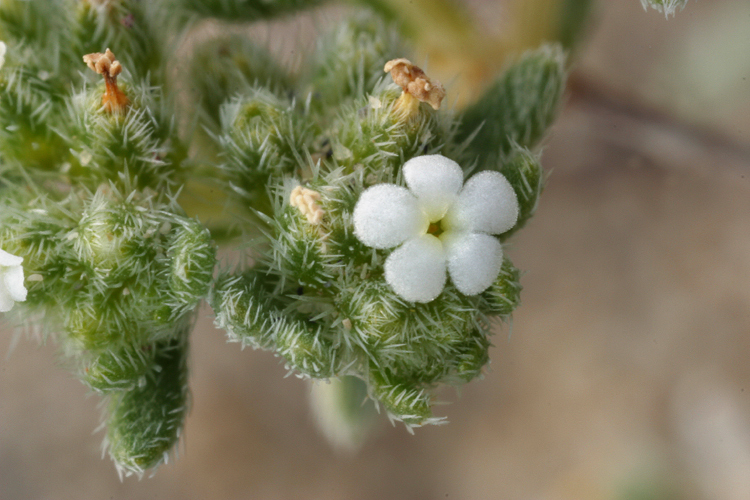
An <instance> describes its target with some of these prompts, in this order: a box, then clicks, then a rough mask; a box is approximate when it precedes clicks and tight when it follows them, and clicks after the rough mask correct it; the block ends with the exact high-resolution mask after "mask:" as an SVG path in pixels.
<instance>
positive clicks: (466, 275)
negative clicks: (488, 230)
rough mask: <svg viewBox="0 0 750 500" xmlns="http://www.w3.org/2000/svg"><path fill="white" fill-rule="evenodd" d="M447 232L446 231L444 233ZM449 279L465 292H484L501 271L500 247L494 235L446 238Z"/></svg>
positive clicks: (477, 234)
mask: <svg viewBox="0 0 750 500" xmlns="http://www.w3.org/2000/svg"><path fill="white" fill-rule="evenodd" d="M443 234H446V233H443ZM445 240H446V249H445V252H446V255H447V260H448V272H449V273H450V275H451V281H453V284H454V285H456V288H458V291H459V292H461V293H463V294H464V295H476V294H478V293H482V292H483V291H485V290H486V289H487V288H488V287H489V286H490V285H491V284H492V283H493V282H494V281H495V278H497V275H498V274H500V267H501V266H502V265H503V247H502V246H501V245H500V242H499V241H497V238H495V237H494V236H490V235H489V234H484V233H469V234H462V235H460V237H456V238H450V236H449V237H448V238H445Z"/></svg>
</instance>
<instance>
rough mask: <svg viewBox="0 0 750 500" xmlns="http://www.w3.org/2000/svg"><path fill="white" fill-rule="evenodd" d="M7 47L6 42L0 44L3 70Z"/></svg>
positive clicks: (0, 67) (0, 66)
mask: <svg viewBox="0 0 750 500" xmlns="http://www.w3.org/2000/svg"><path fill="white" fill-rule="evenodd" d="M6 49H7V47H6V45H5V42H0V69H3V64H5V51H6Z"/></svg>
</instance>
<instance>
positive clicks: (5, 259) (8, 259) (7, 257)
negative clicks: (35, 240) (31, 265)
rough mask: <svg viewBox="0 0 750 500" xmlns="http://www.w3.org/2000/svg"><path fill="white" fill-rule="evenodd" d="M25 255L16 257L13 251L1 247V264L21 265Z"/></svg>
mask: <svg viewBox="0 0 750 500" xmlns="http://www.w3.org/2000/svg"><path fill="white" fill-rule="evenodd" d="M21 262H23V257H16V256H15V255H13V254H12V253H8V252H6V251H5V250H2V249H0V266H20V265H21Z"/></svg>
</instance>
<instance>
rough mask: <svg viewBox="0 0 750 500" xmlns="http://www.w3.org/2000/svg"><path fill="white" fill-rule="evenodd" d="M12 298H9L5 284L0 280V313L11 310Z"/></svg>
mask: <svg viewBox="0 0 750 500" xmlns="http://www.w3.org/2000/svg"><path fill="white" fill-rule="evenodd" d="M13 304H15V302H14V301H13V298H12V297H11V296H10V293H9V292H8V290H6V289H5V283H3V281H2V280H0V312H3V313H4V312H8V311H10V310H11V309H12V308H13Z"/></svg>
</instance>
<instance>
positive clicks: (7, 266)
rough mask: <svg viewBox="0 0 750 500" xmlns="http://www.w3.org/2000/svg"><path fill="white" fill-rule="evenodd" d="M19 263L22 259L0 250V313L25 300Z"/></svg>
mask: <svg viewBox="0 0 750 500" xmlns="http://www.w3.org/2000/svg"><path fill="white" fill-rule="evenodd" d="M21 262H23V257H16V256H15V255H13V254H10V253H8V252H6V251H5V250H1V249H0V312H8V311H10V310H11V308H13V304H15V303H16V302H23V301H24V300H26V287H25V286H24V284H23V268H22V267H21Z"/></svg>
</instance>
